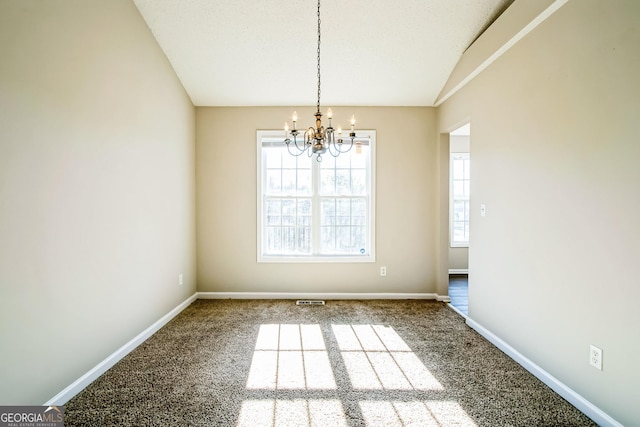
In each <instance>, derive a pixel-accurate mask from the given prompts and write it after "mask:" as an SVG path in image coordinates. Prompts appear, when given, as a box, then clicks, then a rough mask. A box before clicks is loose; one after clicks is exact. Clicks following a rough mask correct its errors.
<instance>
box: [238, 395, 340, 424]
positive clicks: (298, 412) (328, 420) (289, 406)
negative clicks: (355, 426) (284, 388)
mask: <svg viewBox="0 0 640 427" xmlns="http://www.w3.org/2000/svg"><path fill="white" fill-rule="evenodd" d="M347 425H348V424H347V421H346V419H345V416H344V409H343V407H342V404H341V403H340V401H339V400H334V399H326V400H324V399H323V400H313V399H312V400H305V399H293V400H285V399H278V400H271V399H267V400H248V401H244V402H243V403H242V408H241V410H240V417H239V419H238V424H237V426H238V427H277V426H283V427H284V426H287V427H288V426H336V427H342V426H345V427H346V426H347Z"/></svg>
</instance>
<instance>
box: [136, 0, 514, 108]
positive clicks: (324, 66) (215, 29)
mask: <svg viewBox="0 0 640 427" xmlns="http://www.w3.org/2000/svg"><path fill="white" fill-rule="evenodd" d="M134 1H135V4H136V6H137V7H138V9H139V10H140V12H141V14H142V16H143V17H144V19H145V21H146V22H147V24H148V25H149V28H150V29H151V31H152V33H153V35H154V36H155V38H156V40H157V41H158V43H159V45H160V47H161V48H162V49H163V51H164V52H165V54H166V56H167V58H168V59H169V61H170V62H171V64H172V66H173V68H174V69H175V71H176V73H177V74H178V77H179V78H180V80H181V81H182V84H183V85H184V87H185V89H186V91H187V92H188V94H189V96H190V97H191V99H192V101H193V102H194V104H195V105H196V106H282V105H287V106H289V105H300V106H304V105H315V103H316V96H317V69H316V67H317V64H316V61H317V59H316V56H317V52H316V48H317V15H316V13H317V3H316V1H314V0H134ZM512 1H513V0H393V1H392V0H348V1H345V0H323V1H322V4H321V17H322V27H321V29H322V48H321V49H322V50H321V76H322V98H321V101H322V105H323V106H340V105H360V106H381V105H384V106H431V105H434V101H435V100H436V98H437V96H438V94H439V92H440V91H441V89H442V87H443V86H444V84H445V83H446V81H447V78H448V77H449V75H450V74H451V71H452V70H453V68H454V67H455V65H456V63H457V62H458V60H459V59H460V57H461V56H462V54H463V52H464V51H465V50H466V49H467V48H468V47H469V45H471V44H472V43H473V41H474V40H475V39H476V38H477V37H478V36H479V35H480V34H481V33H482V32H483V31H484V30H485V29H486V28H487V27H488V26H489V25H490V24H491V23H492V22H493V21H494V20H495V19H496V18H497V17H498V16H499V15H500V14H501V13H502V12H503V11H504V10H505V9H506V8H507V7H508V6H509V5H510V4H511V3H512Z"/></svg>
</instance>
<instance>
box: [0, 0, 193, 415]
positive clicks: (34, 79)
mask: <svg viewBox="0 0 640 427" xmlns="http://www.w3.org/2000/svg"><path fill="white" fill-rule="evenodd" d="M0 57H1V58H2V59H1V60H0V153H1V154H0V342H1V343H2V344H1V346H2V356H1V358H2V363H0V404H2V405H8V404H31V405H33V404H37V405H39V404H42V403H44V402H45V401H47V400H48V399H50V398H52V397H53V396H54V395H55V394H57V393H58V392H60V391H61V390H62V389H64V388H65V387H66V386H68V385H69V384H71V383H72V382H73V381H75V380H76V379H78V378H79V377H80V376H81V375H83V374H84V373H86V372H87V371H88V370H89V369H91V368H93V367H94V366H95V365H96V364H97V363H99V362H100V361H101V360H103V359H104V358H105V357H106V356H108V355H109V354H111V353H112V352H114V351H115V350H116V349H118V348H119V347H120V346H122V345H123V344H125V343H126V342H127V341H129V340H130V339H131V338H133V337H134V336H136V335H137V334H138V333H140V332H141V331H142V330H144V329H145V328H147V327H148V326H150V325H151V324H152V323H154V322H155V321H157V320H158V319H159V318H160V317H162V316H163V315H165V314H166V313H167V312H169V311H170V310H171V309H172V308H174V307H175V306H177V305H178V304H179V303H180V302H182V301H184V300H185V299H186V298H187V297H188V296H190V295H192V294H193V293H194V292H195V254H194V252H195V219H194V218H195V212H194V209H195V183H194V181H195V174H194V153H195V147H194V138H195V137H194V128H195V125H194V117H195V116H194V115H195V112H194V108H193V106H192V104H191V102H190V100H189V98H188V97H187V96H186V94H185V92H184V90H183V89H182V87H181V85H180V83H179V81H178V79H177V77H176V76H175V74H174V72H173V70H172V69H171V67H170V66H169V64H168V62H167V60H166V58H165V56H164V54H163V53H162V52H161V50H160V49H159V47H158V45H157V44H156V42H155V40H154V39H153V37H152V35H151V33H150V31H149V29H148V28H147V27H146V25H145V23H144V21H143V20H142V18H141V17H140V15H139V13H138V11H137V9H136V7H135V6H134V5H133V3H132V2H130V1H127V0H112V1H84V0H82V1H81V0H78V1H68V0H56V1H50V2H42V1H12V0H0ZM180 273H183V274H184V279H185V283H184V286H183V287H181V288H179V287H178V286H177V284H178V274H180Z"/></svg>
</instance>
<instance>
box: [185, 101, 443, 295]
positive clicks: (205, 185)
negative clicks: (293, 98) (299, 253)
mask: <svg viewBox="0 0 640 427" xmlns="http://www.w3.org/2000/svg"><path fill="white" fill-rule="evenodd" d="M293 110H294V108H197V110H196V115H197V120H196V122H197V135H196V141H197V143H196V144H197V148H196V152H197V156H196V158H197V166H196V172H197V200H198V201H197V205H198V208H197V227H198V238H197V242H198V243H197V245H198V246H197V248H198V251H197V253H198V255H197V256H198V290H199V291H205V292H206V291H217V292H358V293H361V292H390V293H407V292H408V293H415V292H429V293H430V292H436V267H437V265H436V258H437V253H436V248H437V238H438V234H437V232H438V230H437V203H438V171H437V168H438V152H437V148H438V147H437V142H436V141H437V133H436V129H435V110H434V109H432V108H373V107H369V108H363V107H354V108H349V107H336V108H333V110H334V117H335V118H341V117H342V118H343V122H344V123H347V121H348V119H349V118H350V117H351V114H352V113H355V115H356V118H357V119H358V127H360V128H361V129H375V130H377V171H376V172H377V174H376V186H377V194H376V204H377V209H376V258H377V262H375V263H356V264H266V263H260V264H258V263H257V262H256V218H257V213H256V130H257V129H273V128H278V127H280V125H281V124H283V123H284V121H285V120H287V119H288V118H289V117H290V116H291V114H292V112H293ZM297 112H298V117H300V119H299V124H304V123H309V124H311V122H312V120H313V112H314V109H313V108H297ZM335 124H336V120H334V126H335ZM383 265H384V266H386V267H387V269H388V271H387V276H386V277H380V276H379V268H380V266H383ZM445 294H446V289H445Z"/></svg>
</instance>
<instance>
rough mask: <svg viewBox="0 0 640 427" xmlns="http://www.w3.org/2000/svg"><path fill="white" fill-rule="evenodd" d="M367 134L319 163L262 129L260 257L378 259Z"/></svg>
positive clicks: (369, 146) (369, 145)
mask: <svg viewBox="0 0 640 427" xmlns="http://www.w3.org/2000/svg"><path fill="white" fill-rule="evenodd" d="M367 133H369V134H373V132H367ZM368 138H369V140H368V141H367V140H364V141H363V142H359V143H356V144H354V147H353V149H352V151H351V152H350V153H347V154H341V155H340V156H338V157H337V158H334V157H333V156H331V155H330V154H329V153H325V155H324V156H323V160H322V162H320V163H318V162H316V160H315V157H314V158H311V159H310V158H308V157H307V156H306V155H305V154H303V155H301V156H299V157H295V156H292V155H291V154H289V153H288V151H287V149H286V146H284V144H283V143H282V139H281V138H268V137H266V138H265V137H264V136H263V137H261V136H260V131H259V132H258V147H259V154H260V153H262V154H260V156H261V163H260V164H261V172H260V173H259V176H258V180H259V187H258V188H259V189H260V190H261V195H259V203H260V206H259V212H258V215H259V229H258V233H259V236H261V238H260V239H259V243H258V251H259V253H258V258H259V261H260V260H263V261H264V260H265V259H264V258H263V257H268V259H267V260H271V261H277V260H275V259H272V258H271V257H285V258H287V257H294V258H295V259H298V258H300V260H307V259H312V258H314V257H316V258H318V257H319V258H325V259H329V258H335V257H338V258H340V257H351V259H353V258H354V257H355V258H362V260H364V261H369V262H372V261H373V251H372V249H373V222H372V221H373V218H372V214H373V212H372V209H371V207H372V205H371V201H372V198H373V195H372V193H371V192H372V189H373V182H372V173H371V164H372V163H373V162H372V157H373V156H372V149H371V142H370V141H371V136H369V137H368ZM346 260H347V259H345V261H346Z"/></svg>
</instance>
